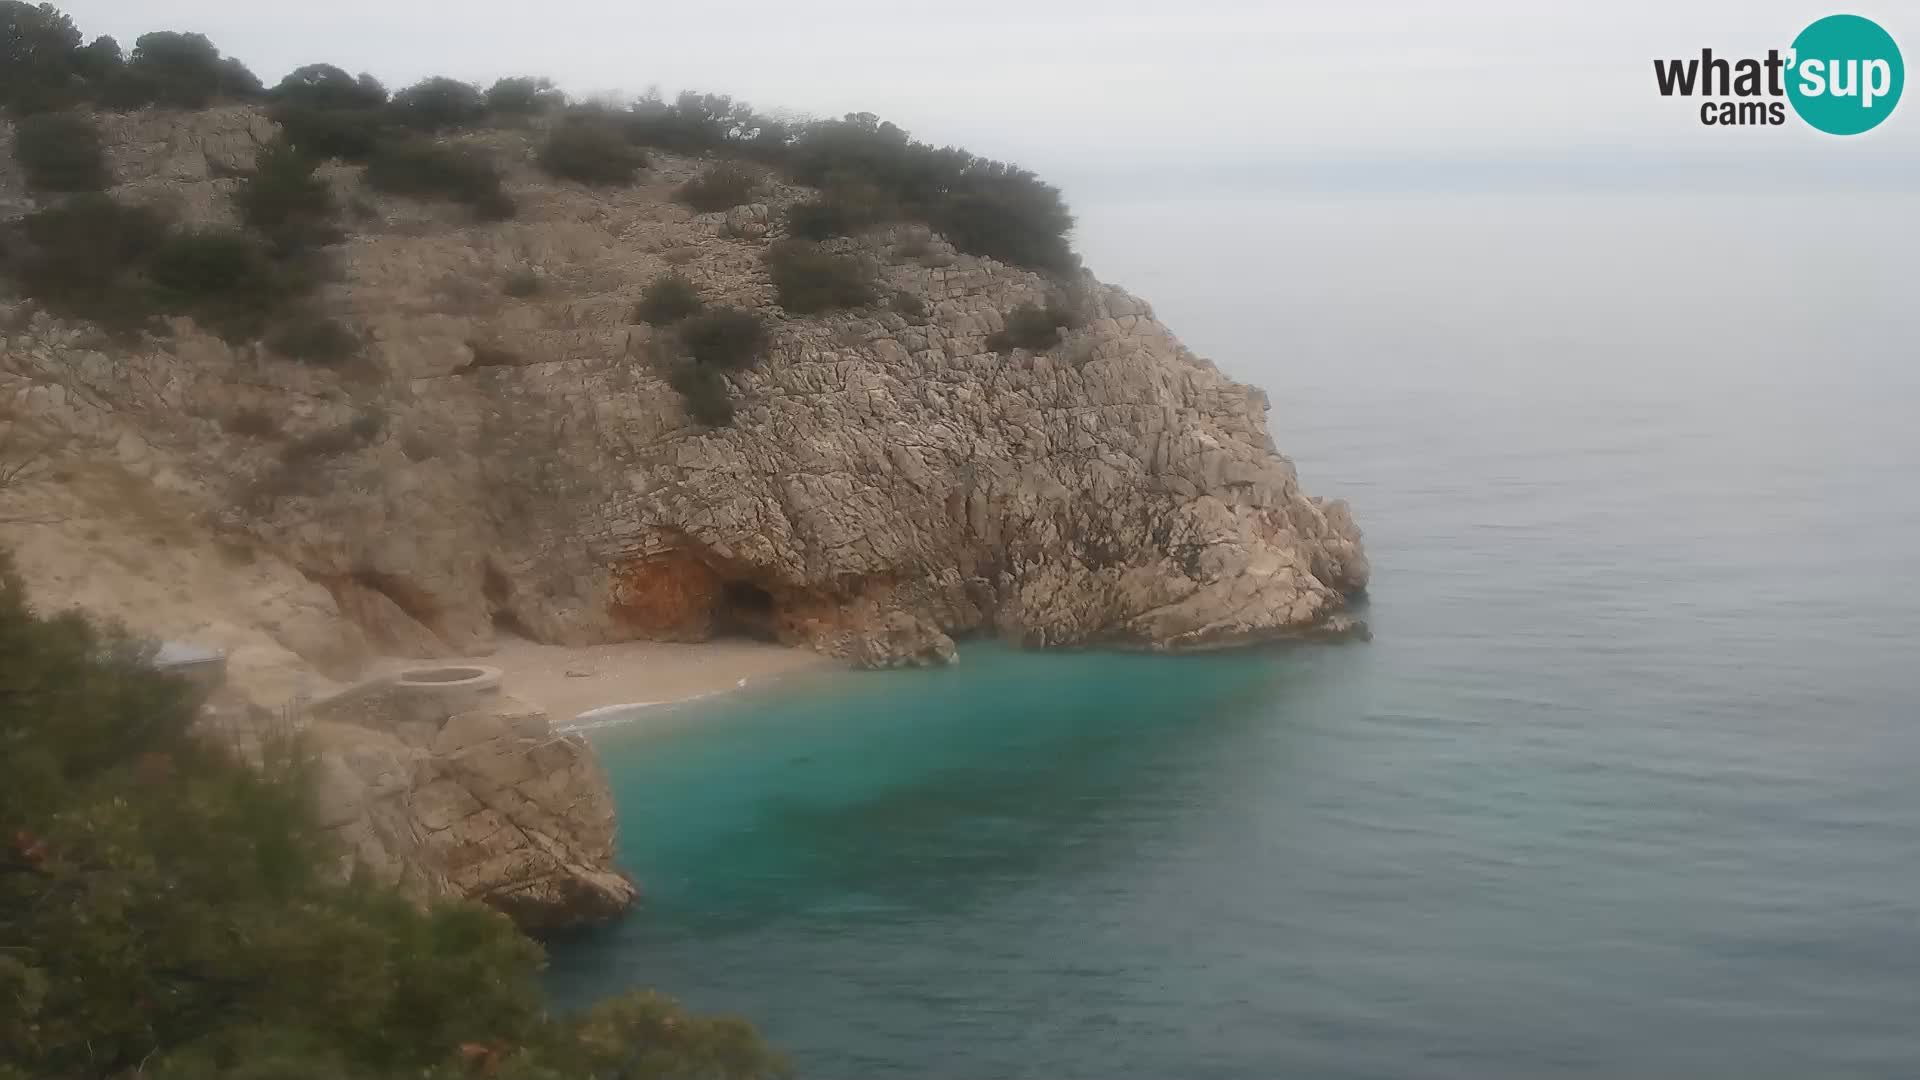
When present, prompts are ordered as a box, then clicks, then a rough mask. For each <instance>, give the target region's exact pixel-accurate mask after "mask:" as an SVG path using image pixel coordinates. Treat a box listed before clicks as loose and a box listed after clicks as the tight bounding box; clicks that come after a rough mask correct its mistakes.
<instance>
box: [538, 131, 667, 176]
mask: <svg viewBox="0 0 1920 1080" xmlns="http://www.w3.org/2000/svg"><path fill="white" fill-rule="evenodd" d="M540 167H541V168H543V169H545V170H546V171H547V172H548V173H550V174H552V175H554V176H557V177H559V178H561V179H563V180H576V181H578V182H580V183H582V184H600V185H606V186H619V187H624V186H626V185H628V184H631V183H633V180H634V175H635V174H636V173H638V172H639V171H640V170H641V169H644V168H646V167H647V155H646V152H645V151H643V150H641V149H640V148H639V147H637V146H634V145H633V144H632V143H630V142H628V141H627V138H626V136H624V135H622V134H620V132H619V131H618V130H617V129H615V128H614V127H613V126H612V125H611V124H607V123H604V122H600V121H596V120H591V119H570V120H568V121H567V122H565V123H563V124H561V125H560V126H559V127H557V128H555V129H554V131H553V133H552V134H550V135H548V136H547V141H546V143H545V144H544V145H543V146H541V148H540Z"/></svg>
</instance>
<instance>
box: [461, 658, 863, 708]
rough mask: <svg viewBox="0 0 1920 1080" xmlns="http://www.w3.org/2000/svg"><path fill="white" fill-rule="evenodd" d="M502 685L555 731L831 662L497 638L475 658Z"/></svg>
mask: <svg viewBox="0 0 1920 1080" xmlns="http://www.w3.org/2000/svg"><path fill="white" fill-rule="evenodd" d="M483 662H484V663H486V664H488V665H489V666H492V667H497V668H499V669H500V671H501V673H502V675H503V676H504V679H503V682H502V688H503V689H504V690H505V691H506V692H507V693H509V694H512V695H513V696H514V697H517V698H520V699H522V700H524V701H527V702H529V703H531V704H534V705H538V706H540V707H541V708H542V709H544V710H546V713H547V715H548V716H549V717H551V718H552V721H553V725H554V727H556V728H565V729H573V730H582V729H591V728H595V727H604V726H607V725H609V724H617V723H626V722H629V721H631V720H633V719H636V718H637V717H638V715H639V714H642V713H644V712H645V711H647V710H649V709H652V708H655V707H658V706H661V705H671V704H675V703H678V702H683V701H691V700H694V699H696V698H702V697H708V696H711V695H713V694H720V693H726V692H728V691H731V690H736V689H740V688H741V687H745V686H749V685H752V684H754V683H758V682H761V681H764V680H766V679H769V678H775V677H778V676H781V675H786V674H791V673H793V672H797V671H808V670H819V669H822V668H829V667H832V666H834V662H833V661H832V660H829V659H828V658H826V657H824V656H821V655H819V654H818V653H814V652H810V651H807V650H804V649H794V648H788V647H786V646H782V645H771V644H765V643H761V642H752V641H712V642H702V643H698V644H681V643H675V642H659V641H627V642H619V643H616V644H611V645H589V646H580V647H570V646H564V645H540V644H536V643H534V642H531V641H525V640H522V639H519V638H503V639H501V641H500V643H499V647H498V649H497V650H496V651H495V652H494V653H493V655H491V656H489V657H487V658H485V660H484V661H483Z"/></svg>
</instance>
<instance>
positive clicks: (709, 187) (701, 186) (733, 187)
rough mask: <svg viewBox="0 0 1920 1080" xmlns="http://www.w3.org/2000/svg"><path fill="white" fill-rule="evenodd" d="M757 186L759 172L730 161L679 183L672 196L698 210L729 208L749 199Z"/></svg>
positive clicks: (702, 211) (709, 211) (712, 210)
mask: <svg viewBox="0 0 1920 1080" xmlns="http://www.w3.org/2000/svg"><path fill="white" fill-rule="evenodd" d="M759 186H760V174H758V173H756V172H754V171H753V170H752V169H750V168H748V167H746V166H745V165H740V164H736V163H734V162H731V161H727V162H722V163H720V164H718V165H712V166H709V167H708V168H707V169H706V170H705V171H703V172H702V173H701V174H700V175H698V176H696V177H694V178H693V179H691V180H689V181H687V182H686V183H684V184H681V185H680V188H679V190H677V191H675V192H674V193H673V197H674V198H676V199H678V200H680V201H681V202H683V203H686V204H687V205H688V206H691V207H693V208H694V209H695V210H697V211H699V212H700V213H703V214H706V213H712V212H714V211H716V210H729V209H732V208H733V207H736V206H739V205H741V204H742V203H745V202H748V201H750V200H751V199H752V198H753V191H754V189H755V188H757V187H759Z"/></svg>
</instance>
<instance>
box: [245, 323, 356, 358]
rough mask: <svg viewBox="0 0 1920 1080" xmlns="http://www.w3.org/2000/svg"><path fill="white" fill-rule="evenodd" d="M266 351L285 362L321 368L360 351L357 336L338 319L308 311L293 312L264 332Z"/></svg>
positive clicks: (351, 356)
mask: <svg viewBox="0 0 1920 1080" xmlns="http://www.w3.org/2000/svg"><path fill="white" fill-rule="evenodd" d="M266 344H267V348H269V349H271V350H273V351H274V352H275V353H277V354H279V355H281V356H284V357H286V358H287V359H289V360H304V361H306V362H307V363H309V364H317V365H321V366H324V367H331V366H333V365H336V364H339V363H342V362H344V361H346V360H350V359H352V358H353V357H354V356H357V355H358V354H359V352H360V337H359V335H358V334H355V333H354V332H353V331H352V330H349V329H347V326H346V324H344V323H342V322H341V321H340V320H338V319H333V318H329V317H327V316H325V315H317V314H314V313H312V312H296V313H294V314H292V315H288V316H286V317H284V318H282V319H281V320H280V322H279V323H278V324H277V325H275V326H274V327H273V329H272V330H271V331H269V332H268V334H267V338H266Z"/></svg>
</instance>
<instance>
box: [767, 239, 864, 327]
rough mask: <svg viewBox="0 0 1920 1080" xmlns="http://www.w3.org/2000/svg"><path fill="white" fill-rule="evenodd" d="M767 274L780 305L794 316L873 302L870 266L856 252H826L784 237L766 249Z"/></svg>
mask: <svg viewBox="0 0 1920 1080" xmlns="http://www.w3.org/2000/svg"><path fill="white" fill-rule="evenodd" d="M766 260H767V273H768V274H769V275H771V276H772V278H773V288H774V291H775V293H776V294H777V295H778V296H779V298H780V306H781V307H783V308H786V309H787V311H788V312H790V313H792V314H795V315H813V314H817V313H819V312H822V311H832V310H834V309H835V308H855V307H865V306H866V305H868V304H871V303H873V302H874V299H875V292H874V284H873V280H874V268H873V266H872V265H871V264H870V263H869V262H868V261H867V260H865V259H862V258H861V257H860V256H858V255H848V254H839V253H835V252H831V251H827V250H825V249H824V248H821V247H820V246H819V245H817V244H809V243H807V242H806V241H804V240H785V241H782V242H780V243H778V244H775V245H773V246H772V247H771V248H768V249H767V256H766Z"/></svg>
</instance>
